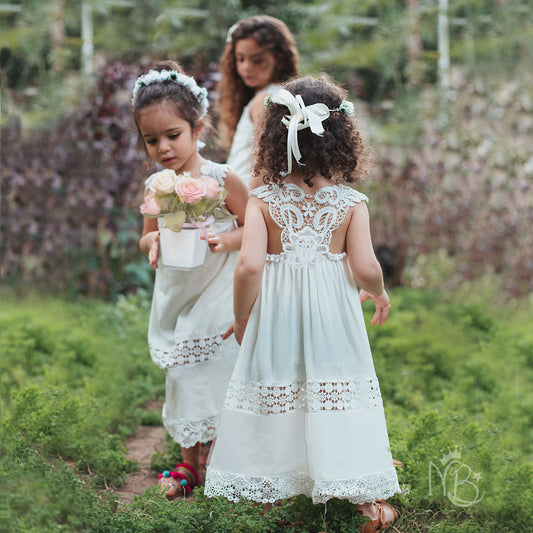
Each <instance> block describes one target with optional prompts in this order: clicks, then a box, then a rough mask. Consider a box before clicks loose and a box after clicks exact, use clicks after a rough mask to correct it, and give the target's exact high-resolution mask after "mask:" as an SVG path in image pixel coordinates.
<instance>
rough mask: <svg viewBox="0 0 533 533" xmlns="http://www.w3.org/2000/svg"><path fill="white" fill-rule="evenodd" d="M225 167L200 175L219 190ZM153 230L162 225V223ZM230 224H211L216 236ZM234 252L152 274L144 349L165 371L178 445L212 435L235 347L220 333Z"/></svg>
mask: <svg viewBox="0 0 533 533" xmlns="http://www.w3.org/2000/svg"><path fill="white" fill-rule="evenodd" d="M227 170H228V169H227V166H226V165H219V164H216V163H212V162H209V164H207V165H204V166H203V167H202V168H201V171H202V174H204V175H206V176H211V177H213V178H215V179H216V180H217V181H218V182H219V183H220V184H221V185H223V184H224V178H225V176H226V173H227ZM158 225H159V227H161V226H162V225H163V221H162V218H159V219H158ZM234 227H235V223H234V222H233V221H228V222H220V223H214V224H212V225H211V226H210V229H213V231H215V232H218V233H220V232H223V231H230V230H232V229H234ZM237 257H238V252H230V253H216V254H214V253H211V252H210V251H209V250H208V251H207V254H206V259H205V262H204V264H203V265H202V266H200V267H198V268H195V269H193V270H175V269H171V268H167V267H165V266H164V265H162V264H161V262H160V264H159V267H158V268H157V270H156V276H155V286H154V294H153V298H152V309H151V314H150V324H149V328H148V344H149V347H150V355H151V357H152V360H153V361H154V363H155V364H156V365H157V366H159V368H162V369H166V372H167V375H166V393H165V395H166V396H165V404H164V406H163V424H164V426H165V429H166V430H167V431H168V432H169V434H170V435H171V437H172V438H173V439H174V440H175V441H176V442H178V443H179V444H180V445H181V446H184V447H191V446H194V445H195V444H196V443H197V442H207V441H209V440H212V439H213V438H214V436H215V431H216V426H217V422H218V418H219V416H220V412H221V410H222V405H223V402H224V395H225V392H226V387H227V385H228V381H229V379H230V377H231V373H232V371H233V366H234V364H235V359H236V356H237V352H238V348H239V346H238V344H237V342H236V341H235V339H234V338H233V337H231V338H230V339H228V340H226V341H222V334H223V333H224V332H225V331H226V330H227V329H228V328H229V327H230V326H231V324H232V323H233V305H232V299H233V272H234V270H235V265H236V261H237Z"/></svg>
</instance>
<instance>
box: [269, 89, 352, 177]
mask: <svg viewBox="0 0 533 533" xmlns="http://www.w3.org/2000/svg"><path fill="white" fill-rule="evenodd" d="M271 103H275V104H281V105H284V106H286V107H288V108H289V111H290V115H285V116H284V117H283V118H282V119H281V122H283V124H284V125H285V127H286V128H287V129H288V130H289V132H288V134H287V173H283V174H284V175H287V174H290V173H291V172H292V156H293V155H294V159H296V162H297V163H298V164H301V163H300V159H301V158H302V154H301V153H300V147H299V146H298V131H299V130H303V129H305V128H310V129H311V131H312V132H313V133H314V134H315V135H319V136H322V134H323V133H324V126H322V122H323V121H324V120H326V119H327V118H328V117H329V114H330V113H331V112H333V111H339V112H341V113H344V114H345V115H347V116H349V117H352V116H353V115H354V105H353V103H352V102H348V101H347V100H343V101H342V102H341V105H340V106H339V107H336V108H335V109H329V108H328V106H327V105H326V104H322V103H317V104H311V105H308V106H306V105H305V104H304V101H303V100H302V97H301V96H300V95H299V94H297V95H296V96H294V95H293V94H292V93H290V92H289V91H287V90H285V89H279V90H278V91H276V92H275V93H274V94H273V95H272V96H267V97H266V98H265V106H267V107H268V106H269V105H270V104H271Z"/></svg>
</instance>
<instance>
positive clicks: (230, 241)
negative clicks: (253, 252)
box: [207, 172, 248, 253]
mask: <svg viewBox="0 0 533 533" xmlns="http://www.w3.org/2000/svg"><path fill="white" fill-rule="evenodd" d="M224 188H225V189H226V190H227V191H228V195H227V196H226V206H227V207H228V209H229V210H230V211H231V213H232V214H234V215H236V216H237V228H235V229H234V230H231V231H226V232H223V233H214V232H212V231H210V232H208V239H207V241H208V243H209V247H210V248H211V251H212V252H215V253H218V252H233V251H235V250H239V249H240V247H241V242H242V234H243V225H244V217H245V212H246V204H247V202H248V189H247V188H246V185H244V183H243V181H242V180H241V179H240V178H239V177H238V176H237V175H236V174H235V173H233V172H228V174H227V175H226V180H225V182H224Z"/></svg>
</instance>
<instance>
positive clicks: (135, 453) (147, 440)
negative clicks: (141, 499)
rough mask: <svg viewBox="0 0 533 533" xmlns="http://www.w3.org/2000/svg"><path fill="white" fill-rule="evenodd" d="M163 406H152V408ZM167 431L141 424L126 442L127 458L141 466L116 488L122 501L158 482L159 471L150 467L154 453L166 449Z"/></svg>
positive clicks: (116, 492) (130, 498) (160, 427)
mask: <svg viewBox="0 0 533 533" xmlns="http://www.w3.org/2000/svg"><path fill="white" fill-rule="evenodd" d="M160 407H161V406H153V405H152V406H150V409H154V408H156V409H157V408H160ZM165 438H166V432H165V428H164V427H163V426H139V428H138V429H137V431H136V432H135V434H134V435H133V436H132V437H130V438H129V439H128V441H127V443H126V446H127V448H128V454H127V455H126V459H129V460H131V461H137V462H138V463H139V468H138V470H137V471H136V472H133V473H132V474H130V475H129V476H128V479H127V480H126V482H125V483H124V485H122V486H121V487H119V488H117V489H115V491H114V492H115V494H116V495H117V497H118V500H119V501H120V503H129V502H131V500H132V499H133V498H134V497H135V496H137V495H139V494H142V493H143V492H144V491H145V490H146V489H147V488H148V487H150V486H152V485H155V484H156V483H157V480H158V478H157V472H154V471H153V470H151V469H150V462H151V460H152V455H153V454H154V453H156V452H163V450H164V449H165Z"/></svg>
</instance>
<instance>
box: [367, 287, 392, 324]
mask: <svg viewBox="0 0 533 533" xmlns="http://www.w3.org/2000/svg"><path fill="white" fill-rule="evenodd" d="M359 300H360V301H361V303H363V302H365V301H366V300H372V301H373V302H374V305H375V306H376V312H375V313H374V316H373V317H372V320H371V321H370V325H371V326H374V325H375V324H376V323H377V324H378V325H379V326H381V325H382V324H383V322H385V320H387V318H388V316H389V309H390V307H391V306H390V304H389V295H388V294H387V292H386V291H385V289H383V290H382V291H381V294H379V295H378V296H372V295H371V294H369V293H368V292H366V291H365V290H364V289H361V290H360V291H359Z"/></svg>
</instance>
